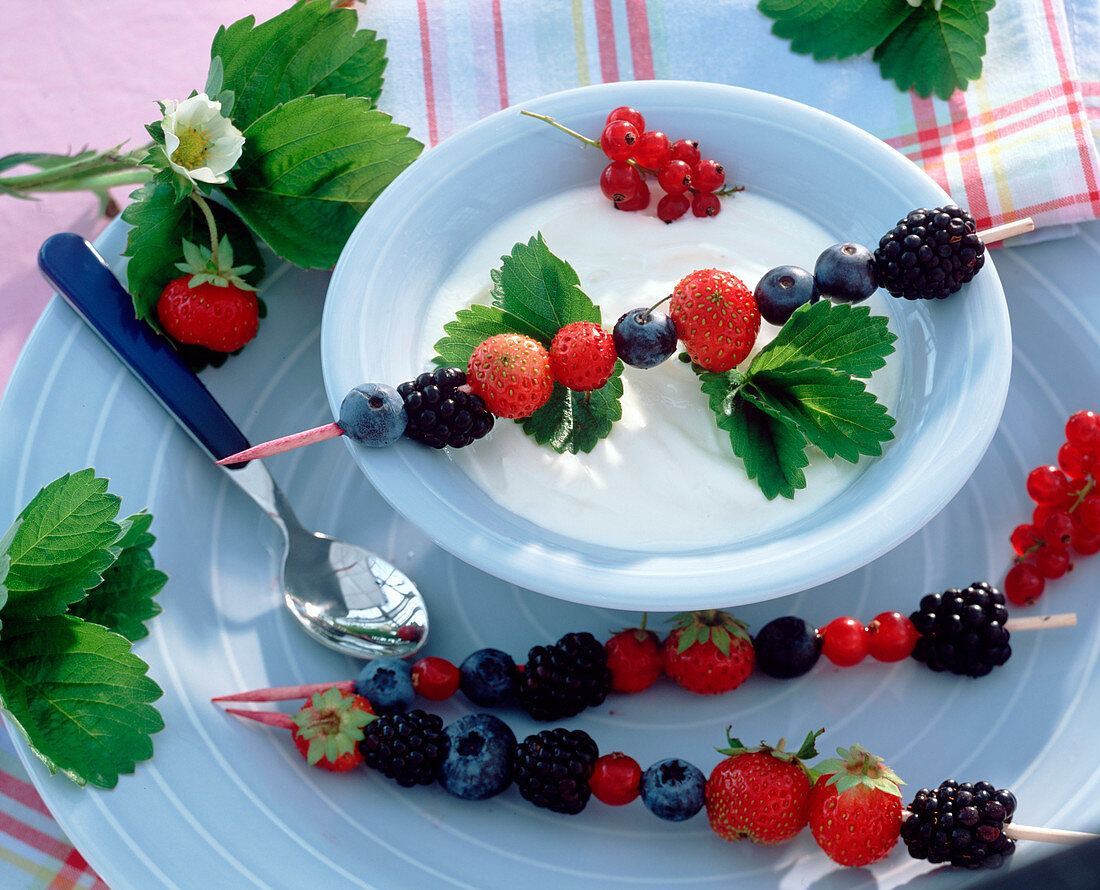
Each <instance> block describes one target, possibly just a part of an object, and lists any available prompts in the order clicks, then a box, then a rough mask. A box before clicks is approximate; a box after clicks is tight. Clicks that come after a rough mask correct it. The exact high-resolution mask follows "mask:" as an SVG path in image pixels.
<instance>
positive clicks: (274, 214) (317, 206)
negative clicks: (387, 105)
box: [224, 96, 423, 269]
mask: <svg viewBox="0 0 1100 890" xmlns="http://www.w3.org/2000/svg"><path fill="white" fill-rule="evenodd" d="M408 132H409V131H408V128H407V127H402V126H400V125H398V124H395V123H393V121H392V119H391V118H390V117H389V115H386V114H383V113H382V112H380V111H375V110H373V109H371V107H370V101H369V100H367V99H362V98H344V97H342V96H323V97H318V98H315V97H312V96H306V97H302V98H299V99H294V100H292V101H291V102H288V103H287V104H285V105H281V106H279V107H278V108H275V109H274V110H272V111H269V112H268V113H267V114H265V115H264V116H263V117H261V118H259V119H258V120H256V121H255V122H254V123H253V124H252V125H251V126H249V127H248V129H247V130H245V131H244V137H245V145H244V152H243V154H242V155H241V159H240V161H239V162H238V165H237V168H236V171H235V173H234V184H235V188H233V189H228V188H227V189H225V190H224V193H225V195H226V197H228V198H229V200H230V201H231V202H232V203H233V206H234V207H236V209H237V211H238V212H239V213H240V215H241V216H242V217H243V218H244V220H245V222H247V223H248V224H249V225H250V226H251V227H252V229H253V230H254V231H255V233H256V234H257V235H259V236H260V237H261V238H263V239H264V240H265V241H266V242H267V243H268V244H269V245H270V246H271V248H272V250H274V251H275V252H276V253H277V254H278V255H279V256H281V257H283V258H285V259H287V260H289V261H290V262H292V263H294V264H295V265H297V266H301V267H303V268H317V269H327V268H330V267H332V266H333V265H334V264H335V263H336V259H337V257H339V255H340V251H341V249H342V248H343V246H344V242H345V241H346V240H347V238H348V236H349V235H350V234H351V230H352V229H353V228H354V227H355V224H356V223H357V222H358V221H359V218H360V217H361V216H362V214H363V212H364V211H365V210H366V208H367V207H368V206H369V204H370V203H371V202H372V201H373V200H374V199H375V198H376V197H378V195H379V193H380V192H381V191H382V189H384V188H385V187H386V186H387V185H389V184H390V182H391V181H393V179H394V177H395V176H397V174H398V173H400V172H401V171H402V170H404V169H405V167H407V166H408V165H409V164H411V163H412V162H413V160H414V159H415V158H416V156H417V155H418V154H420V151H421V149H422V148H423V146H422V145H421V144H420V143H419V142H417V141H416V140H415V139H410V138H409V136H408Z"/></svg>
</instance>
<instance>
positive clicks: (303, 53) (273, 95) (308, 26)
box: [207, 0, 386, 130]
mask: <svg viewBox="0 0 1100 890" xmlns="http://www.w3.org/2000/svg"><path fill="white" fill-rule="evenodd" d="M330 7H331V4H330V3H329V2H328V0H317V2H313V3H298V4H296V5H294V6H292V7H290V9H287V10H286V11H285V12H282V13H280V14H279V15H277V16H275V17H274V18H272V19H269V20H268V21H266V22H263V23H261V24H260V25H258V26H256V24H255V22H256V20H255V17H253V16H248V17H247V18H243V19H241V20H240V21H237V22H234V23H233V24H232V25H230V26H229V27H222V28H220V29H219V30H218V33H217V35H216V36H215V37H214V42H213V44H212V45H211V47H210V56H211V76H210V77H209V78H208V85H209V82H210V81H214V82H216V83H217V87H218V92H219V93H220V92H221V91H222V90H230V91H232V93H233V99H234V105H233V123H234V125H236V127H237V128H238V129H240V130H244V129H245V128H247V127H248V126H249V125H250V124H251V123H252V122H253V121H256V120H258V119H259V118H261V117H262V116H263V115H265V114H266V113H267V112H269V111H271V110H272V109H273V108H275V107H276V106H277V105H280V104H282V103H284V102H289V101H291V100H292V99H297V98H299V97H301V96H307V95H313V96H325V95H341V96H358V97H365V98H368V99H370V100H371V101H372V103H376V102H377V101H378V97H379V96H380V95H381V92H382V73H383V71H384V70H385V68H386V56H385V53H386V42H385V41H384V40H378V39H377V34H375V32H374V31H368V30H366V29H363V30H357V23H358V17H357V16H356V14H355V13H354V12H353V11H351V10H350V9H331V8H330ZM216 67H220V68H221V77H220V79H215V77H214V74H215V71H214V69H215V68H216ZM207 94H208V95H210V96H211V97H212V98H213V97H214V93H212V92H209V90H208V91H207ZM223 111H224V109H223Z"/></svg>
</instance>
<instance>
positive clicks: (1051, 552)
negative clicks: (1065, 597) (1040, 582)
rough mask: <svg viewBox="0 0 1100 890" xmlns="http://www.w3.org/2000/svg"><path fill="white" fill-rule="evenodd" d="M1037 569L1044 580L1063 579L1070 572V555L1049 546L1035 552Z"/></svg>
mask: <svg viewBox="0 0 1100 890" xmlns="http://www.w3.org/2000/svg"><path fill="white" fill-rule="evenodd" d="M1035 568H1036V569H1038V570H1039V574H1040V575H1042V576H1043V577H1044V578H1061V577H1062V576H1063V575H1064V574H1065V573H1066V572H1068V571H1069V570H1070V561H1069V553H1068V552H1067V551H1066V550H1064V549H1063V548H1061V547H1051V546H1050V545H1049V544H1047V545H1046V546H1044V547H1040V548H1039V549H1038V550H1036V551H1035Z"/></svg>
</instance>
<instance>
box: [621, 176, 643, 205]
mask: <svg viewBox="0 0 1100 890" xmlns="http://www.w3.org/2000/svg"><path fill="white" fill-rule="evenodd" d="M648 206H649V186H648V185H646V184H645V180H644V179H643V180H642V184H641V186H640V187H639V188H638V194H636V195H635V196H634V197H633V198H627V199H626V200H625V201H620V202H619V203H618V204H616V205H615V209H616V210H645V209H646V208H647V207H648Z"/></svg>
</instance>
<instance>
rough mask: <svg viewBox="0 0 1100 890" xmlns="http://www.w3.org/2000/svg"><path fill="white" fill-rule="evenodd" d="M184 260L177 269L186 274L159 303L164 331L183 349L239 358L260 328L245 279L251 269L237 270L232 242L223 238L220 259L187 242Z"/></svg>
mask: <svg viewBox="0 0 1100 890" xmlns="http://www.w3.org/2000/svg"><path fill="white" fill-rule="evenodd" d="M183 255H184V262H182V263H176V268H177V269H179V270H180V271H182V272H186V273H188V274H186V275H184V276H182V277H181V278H175V279H173V280H172V281H169V282H168V284H167V285H166V286H165V288H164V290H163V291H161V294H160V297H159V298H158V300H157V318H159V319H160V324H161V327H162V328H164V331H165V333H166V334H168V336H170V337H172V338H173V339H174V340H176V341H178V342H180V343H188V344H191V345H193V346H205V347H206V348H207V349H213V350H214V351H216V352H236V351H237V350H238V349H240V348H241V347H242V346H244V345H245V344H246V343H248V342H250V341H251V340H252V338H253V337H255V336H256V332H257V330H259V327H260V305H259V301H258V300H257V299H256V294H255V293H253V291H254V290H255V288H254V287H252V285H250V284H248V283H246V282H245V281H244V279H243V278H242V277H241V276H243V275H246V274H248V273H249V272H251V271H252V267H251V266H234V265H233V248H232V247H231V246H230V244H229V239H228V238H222V240H221V243H220V244H219V245H218V251H217V254H215V253H214V252H213V251H211V250H209V249H208V248H206V247H197V246H196V245H194V244H192V243H191V242H190V241H184V242H183Z"/></svg>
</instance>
